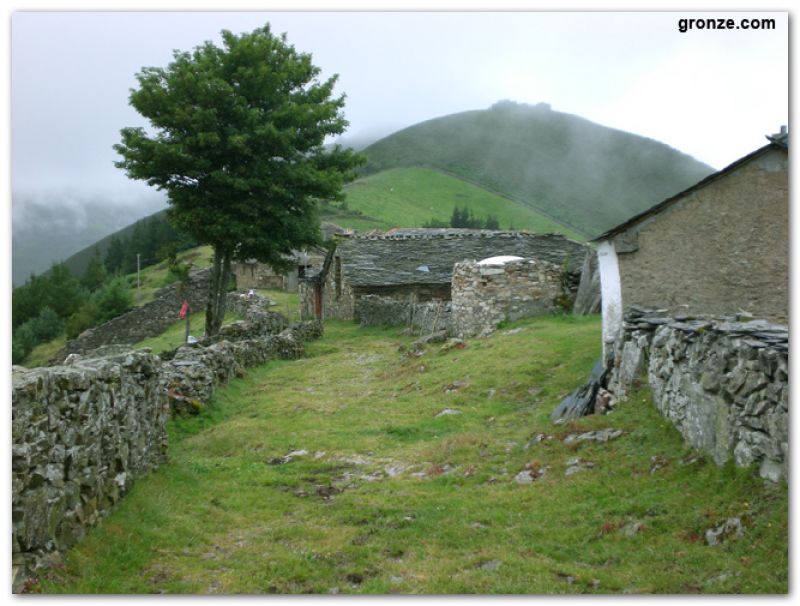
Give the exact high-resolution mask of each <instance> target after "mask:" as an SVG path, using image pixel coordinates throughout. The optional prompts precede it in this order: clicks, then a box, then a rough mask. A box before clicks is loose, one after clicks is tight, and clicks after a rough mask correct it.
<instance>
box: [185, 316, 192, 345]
mask: <svg viewBox="0 0 800 606" xmlns="http://www.w3.org/2000/svg"><path fill="white" fill-rule="evenodd" d="M190 315H191V312H189V311H187V312H186V335H185V336H184V338H183V342H184V343H188V342H189V316H190Z"/></svg>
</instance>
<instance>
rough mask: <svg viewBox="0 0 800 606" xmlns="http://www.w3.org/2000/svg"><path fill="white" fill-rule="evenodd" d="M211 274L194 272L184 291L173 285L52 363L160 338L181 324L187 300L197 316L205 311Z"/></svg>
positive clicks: (84, 338)
mask: <svg viewBox="0 0 800 606" xmlns="http://www.w3.org/2000/svg"><path fill="white" fill-rule="evenodd" d="M210 273H211V271H210V270H209V269H201V270H196V271H193V272H192V273H191V274H190V276H189V282H188V284H187V285H186V286H185V287H183V288H181V286H180V285H179V284H178V283H176V284H171V285H169V286H167V287H165V288H162V289H161V290H159V291H157V292H156V293H155V295H154V298H153V300H152V301H150V302H149V303H145V304H144V305H142V306H141V307H135V308H134V309H132V310H130V311H129V312H127V313H124V314H122V315H121V316H118V317H116V318H114V319H113V320H109V321H108V322H105V323H104V324H100V325H99V326H95V327H94V328H90V329H88V330H86V331H85V332H83V333H81V334H80V335H79V336H78V337H76V338H75V339H72V340H71V341H68V342H67V344H66V346H65V347H64V349H62V350H61V351H60V352H58V353H57V354H56V355H55V356H54V357H53V359H52V360H51V361H50V363H51V364H60V363H61V362H63V361H64V360H65V359H66V357H67V356H68V355H70V354H73V353H78V354H82V353H86V352H87V351H90V350H93V349H96V348H98V347H102V346H106V345H114V344H127V345H132V344H134V343H138V342H139V341H141V340H143V339H147V338H149V337H155V336H157V335H160V334H161V333H162V332H164V331H165V330H166V329H167V328H168V327H169V326H171V325H172V324H174V323H175V322H176V321H177V320H178V312H179V311H180V309H181V305H182V303H183V301H184V299H185V300H187V301H189V304H190V305H191V306H192V309H193V310H194V312H195V313H197V312H198V311H199V310H203V309H205V302H206V299H207V297H208V286H209V277H210Z"/></svg>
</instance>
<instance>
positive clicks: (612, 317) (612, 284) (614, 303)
mask: <svg viewBox="0 0 800 606" xmlns="http://www.w3.org/2000/svg"><path fill="white" fill-rule="evenodd" d="M597 266H598V269H599V271H600V293H601V295H602V312H603V359H604V360H605V359H606V350H607V349H608V348H610V347H611V345H612V344H613V343H614V340H615V339H616V338H617V335H618V334H619V332H620V330H621V328H622V284H621V283H620V278H619V263H618V262H617V251H616V249H615V248H614V243H613V242H612V241H610V240H606V241H604V242H601V243H600V244H599V245H598V247H597Z"/></svg>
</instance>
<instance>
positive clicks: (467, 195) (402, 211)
mask: <svg viewBox="0 0 800 606" xmlns="http://www.w3.org/2000/svg"><path fill="white" fill-rule="evenodd" d="M345 192H346V195H347V199H346V201H347V210H339V209H337V208H334V207H331V206H323V208H322V214H323V218H324V219H326V220H329V221H333V222H334V223H338V224H339V225H342V226H343V227H351V228H353V229H360V230H364V229H384V230H385V229H389V228H392V227H421V226H422V224H423V223H425V222H427V221H430V220H431V219H436V220H439V221H448V220H449V219H450V216H451V215H452V213H453V208H454V207H456V206H459V207H461V208H463V207H465V206H466V207H468V208H469V209H470V210H471V211H472V212H473V214H474V215H475V216H476V217H480V218H484V217H486V216H487V215H489V214H492V215H494V216H496V217H497V218H498V220H499V222H500V227H501V228H503V229H507V228H508V227H510V226H513V227H514V228H515V229H528V230H530V231H535V232H555V233H563V234H565V235H567V236H569V237H572V238H581V236H580V235H579V234H578V233H577V232H576V231H574V230H571V229H569V228H568V227H565V226H563V225H560V224H559V223H557V222H555V221H552V220H550V219H548V218H547V217H545V216H543V215H542V214H541V213H539V212H537V211H535V210H533V209H531V208H530V207H527V206H524V205H523V204H520V203H519V202H515V201H513V200H509V199H508V198H504V197H502V196H500V195H498V194H495V193H492V192H489V191H487V190H485V189H482V188H480V187H477V186H475V185H472V184H470V183H467V182H466V181H464V180H462V179H459V178H456V177H453V176H450V175H446V174H444V173H441V172H438V171H435V170H431V169H427V168H395V169H389V170H385V171H382V172H379V173H377V174H374V175H370V176H367V177H364V178H362V179H358V180H357V181H354V182H353V183H350V184H349V185H347V186H346V187H345Z"/></svg>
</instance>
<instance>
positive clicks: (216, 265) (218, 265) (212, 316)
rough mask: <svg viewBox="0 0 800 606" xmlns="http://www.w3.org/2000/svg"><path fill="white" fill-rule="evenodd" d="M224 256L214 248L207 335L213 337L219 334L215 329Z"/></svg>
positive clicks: (207, 304) (207, 309)
mask: <svg viewBox="0 0 800 606" xmlns="http://www.w3.org/2000/svg"><path fill="white" fill-rule="evenodd" d="M221 274H222V258H221V255H220V251H219V250H217V249H216V248H215V249H214V259H213V264H212V265H211V277H210V280H209V282H208V297H207V298H206V336H207V337H211V336H214V335H215V334H217V332H218V330H215V329H214V326H215V324H216V311H217V306H216V301H217V292H218V291H219V281H220V278H221V277H222V275H221Z"/></svg>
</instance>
